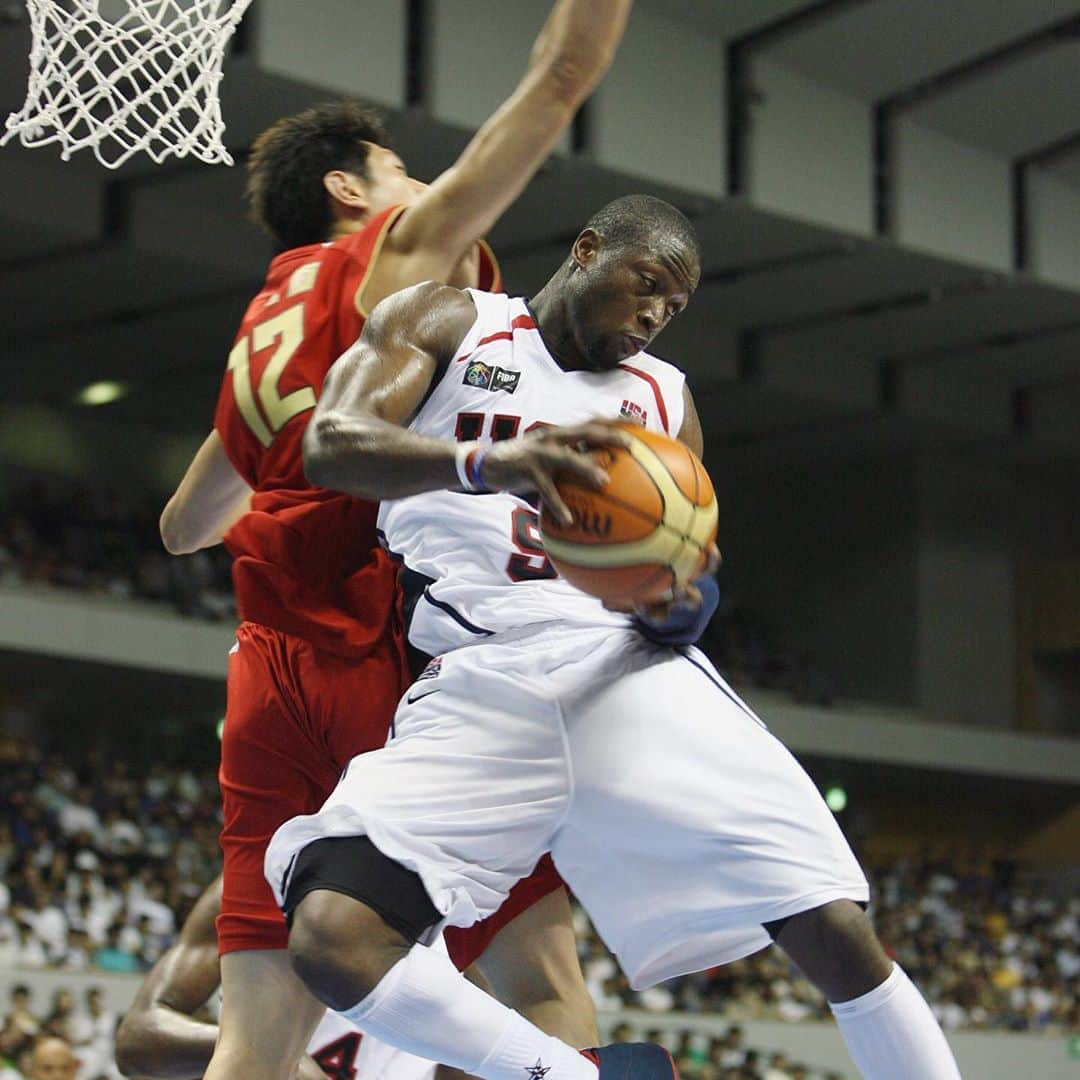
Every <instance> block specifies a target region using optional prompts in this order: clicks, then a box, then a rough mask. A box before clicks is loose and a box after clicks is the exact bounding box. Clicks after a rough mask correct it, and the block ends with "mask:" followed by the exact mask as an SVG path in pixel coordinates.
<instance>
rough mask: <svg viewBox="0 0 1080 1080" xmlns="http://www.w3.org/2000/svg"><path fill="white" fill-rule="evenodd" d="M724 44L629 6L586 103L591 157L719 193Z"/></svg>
mask: <svg viewBox="0 0 1080 1080" xmlns="http://www.w3.org/2000/svg"><path fill="white" fill-rule="evenodd" d="M725 60H726V52H725V50H724V44H723V42H722V41H721V40H720V39H719V38H718V37H714V36H711V35H709V34H703V33H700V32H699V31H696V30H694V29H693V28H692V27H689V26H687V25H686V24H685V23H680V22H675V21H673V20H671V19H667V18H664V17H663V16H662V15H659V14H656V13H654V12H651V11H649V10H647V9H645V8H643V7H640V6H639V7H635V9H634V14H633V17H632V19H631V20H630V25H629V26H628V27H627V31H626V37H625V38H624V40H623V43H622V45H621V46H620V48H619V52H618V55H617V56H616V58H615V63H614V64H613V65H612V68H611V71H610V72H608V75H607V77H606V78H605V79H604V81H603V83H601V84H600V88H599V90H598V91H597V92H596V95H595V96H594V99H593V102H592V104H591V106H590V108H591V109H592V113H591V118H592V124H593V152H594V153H593V156H594V158H595V160H596V161H598V162H599V163H600V164H602V165H607V166H610V167H611V168H613V169H618V170H619V171H621V172H625V173H628V174H630V175H631V176H641V177H647V178H648V179H650V180H657V181H660V182H661V183H668V184H674V185H677V186H679V187H682V188H684V189H686V190H687V191H694V192H701V193H703V194H707V195H713V196H715V197H717V198H719V197H721V196H722V195H723V194H724V193H725V191H726V184H727V181H726V168H725V167H726V155H725V128H726V122H727V114H726V111H725V109H726V107H725V74H724V71H725Z"/></svg>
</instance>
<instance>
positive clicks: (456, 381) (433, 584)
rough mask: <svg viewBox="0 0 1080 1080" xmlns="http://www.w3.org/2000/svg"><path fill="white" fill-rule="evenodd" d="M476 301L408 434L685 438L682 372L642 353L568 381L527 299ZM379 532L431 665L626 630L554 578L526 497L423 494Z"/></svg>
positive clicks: (382, 517) (400, 503) (387, 513)
mask: <svg viewBox="0 0 1080 1080" xmlns="http://www.w3.org/2000/svg"><path fill="white" fill-rule="evenodd" d="M468 291H469V294H470V295H471V296H472V298H473V301H474V302H475V304H476V310H477V317H476V321H475V322H474V323H473V325H472V328H471V329H470V330H469V332H468V334H466V335H465V338H464V340H463V341H462V343H461V345H460V346H459V348H458V350H457V353H456V355H455V356H454V358H453V359H452V360H451V362H450V363H449V365H448V366H447V369H446V371H445V373H444V374H443V376H442V378H441V379H439V381H438V382H437V383H435V384H434V386H433V387H432V388H431V390H430V392H429V394H428V397H427V399H426V401H425V402H424V403H423V405H422V406H421V408H420V410H419V411H418V412H417V414H416V417H415V418H414V419H413V421H412V423H411V424H410V425H409V427H410V429H411V430H413V431H416V432H418V433H420V434H423V435H430V436H433V437H437V438H447V439H458V440H459V441H468V440H472V439H479V440H480V441H481V442H485V443H487V442H491V441H493V440H499V439H510V438H514V437H516V436H521V435H526V434H527V433H529V432H531V431H533V430H535V429H536V428H537V427H542V426H545V425H564V424H579V423H582V422H584V421H587V420H592V419H595V418H604V419H624V420H630V421H632V422H637V423H640V424H642V425H643V426H644V427H646V428H649V429H650V430H653V431H664V432H667V433H669V434H671V435H673V436H674V435H678V433H679V429H680V428H681V426H682V421H683V383H684V377H683V374H682V372H681V371H679V370H678V369H677V368H675V367H672V365H671V364H668V363H666V362H665V361H663V360H659V359H657V358H656V357H654V356H650V355H649V354H648V353H638V354H637V355H636V356H632V357H630V358H629V359H628V360H626V361H625V362H624V363H622V364H620V365H619V366H618V367H617V368H614V369H613V370H611V371H602V372H593V371H564V370H563V369H562V368H561V367H559V365H558V364H557V363H556V361H555V359H554V358H553V357H552V355H551V353H549V352H548V350H547V348H546V347H545V346H544V342H543V339H542V338H541V336H540V332H539V330H538V329H537V328H536V324H535V322H534V321H533V317H532V314H531V312H530V311H529V308H528V305H527V304H526V303H525V301H524V300H522V299H520V298H511V297H508V296H505V295H503V294H494V293H485V292H478V291H476V290H474V289H469V290H468ZM379 528H380V530H381V533H382V535H383V539H384V542H385V544H386V546H387V548H388V549H389V550H390V552H392V553H393V554H394V555H396V556H397V557H399V558H400V559H402V560H403V562H404V564H405V566H406V568H407V569H408V570H409V571H412V573H411V574H406V575H404V585H405V589H406V594H407V596H408V597H409V602H410V605H411V606H412V615H411V619H410V623H409V640H410V641H411V642H412V644H413V645H414V646H416V648H418V649H420V650H421V651H422V652H425V653H427V654H428V655H431V656H435V655H438V654H439V653H442V652H446V651H447V650H449V649H454V648H457V647H458V646H461V645H465V644H470V643H475V642H477V641H481V640H483V639H484V638H486V637H488V636H490V635H491V634H494V633H499V632H501V631H504V630H512V629H517V628H519V627H522V626H525V625H527V624H531V623H539V622H547V621H550V620H553V619H558V620H564V621H570V622H575V623H591V624H595V625H619V626H621V625H624V624H625V622H626V618H625V616H622V615H617V614H614V613H612V612H609V611H606V610H605V609H604V607H603V605H602V604H601V603H600V601H599V600H596V599H595V598H593V597H591V596H587V595H586V594H585V593H583V592H581V591H579V590H578V589H576V588H574V586H572V585H570V584H569V583H568V582H566V581H564V580H562V579H561V578H560V577H559V576H558V574H557V573H556V571H555V569H554V567H552V565H551V563H550V562H549V561H548V559H547V557H546V556H545V554H544V549H543V544H542V542H541V539H540V530H539V519H538V515H537V512H536V510H535V508H534V507H533V506H532V505H531V504H530V503H529V502H528V501H527V500H526V499H524V498H520V497H518V496H516V495H510V494H506V493H503V492H498V493H492V494H489V495H472V494H467V493H463V492H454V491H433V492H427V493H425V494H423V495H414V496H411V497H410V498H407V499H394V500H389V501H386V502H384V503H383V504H382V506H381V508H380V511H379Z"/></svg>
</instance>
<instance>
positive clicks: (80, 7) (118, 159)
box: [0, 0, 251, 169]
mask: <svg viewBox="0 0 1080 1080" xmlns="http://www.w3.org/2000/svg"><path fill="white" fill-rule="evenodd" d="M250 3H251V0H26V7H27V11H28V13H29V15H30V28H31V32H32V35H33V44H32V46H31V50H30V80H29V84H28V86H27V93H26V102H25V104H24V105H23V107H22V108H21V109H20V110H19V111H18V112H16V113H12V114H11V115H10V116H9V117H8V118H7V130H6V132H5V133H4V135H3V137H2V138H0V145H2V144H3V143H6V142H7V141H8V140H9V139H12V138H14V137H16V136H17V137H18V139H19V141H20V142H21V143H22V144H23V145H24V146H46V145H48V144H50V143H58V144H59V145H60V150H61V157H62V158H63V159H64V160H65V161H66V160H68V159H69V158H70V157H71V155H72V154H73V153H75V151H76V150H84V149H92V150H93V151H94V154H95V156H96V157H97V159H98V161H100V162H101V163H102V164H103V165H105V166H106V167H107V168H110V169H115V168H117V167H118V166H120V165H122V164H123V163H124V162H125V161H127V159H128V158H129V157H131V156H132V155H133V154H137V153H139V152H145V153H146V154H148V155H149V156H150V157H151V158H153V160H154V161H156V162H158V163H159V164H160V163H161V161H163V160H164V159H165V158H166V157H168V156H169V155H170V154H171V155H174V156H176V157H184V156H185V155H187V154H192V155H194V156H195V157H197V158H200V159H201V160H203V161H205V162H208V163H210V164H216V163H223V164H226V165H231V164H232V158H231V157H230V156H229V153H228V151H227V150H226V149H225V146H224V144H223V143H222V141H221V137H222V134H223V132H224V130H225V124H224V122H223V121H222V119H221V102H220V100H219V97H218V84H219V83H220V82H221V65H222V61H223V59H224V54H225V48H226V46H227V44H228V41H229V38H230V37H231V36H232V33H233V31H234V30H235V29H236V27H237V24H238V23H239V22H240V20H241V18H242V17H243V15H244V11H245V10H246V9H247V7H248V5H249V4H250Z"/></svg>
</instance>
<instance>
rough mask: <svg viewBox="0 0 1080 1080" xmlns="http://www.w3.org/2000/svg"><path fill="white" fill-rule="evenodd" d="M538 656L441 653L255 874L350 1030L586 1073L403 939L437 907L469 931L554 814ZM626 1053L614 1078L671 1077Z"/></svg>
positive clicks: (664, 1067) (561, 764)
mask: <svg viewBox="0 0 1080 1080" xmlns="http://www.w3.org/2000/svg"><path fill="white" fill-rule="evenodd" d="M462 654H468V657H467V658H466V659H463V658H462ZM489 654H490V655H489ZM481 656H483V657H487V659H488V661H489V663H488V673H489V675H490V677H489V678H485V679H484V682H483V687H482V688H481V687H480V686H479V685H477V683H476V682H475V680H474V679H473V676H474V675H476V674H477V673H478V672H479V660H480V658H481ZM537 661H538V656H537V655H535V654H534V655H532V656H530V654H529V652H528V650H527V649H524V650H522V649H514V648H502V647H500V646H496V645H488V644H485V645H484V646H483V647H482V652H481V647H479V646H478V647H476V648H475V649H473V648H471V649H463V650H460V652H459V653H455V654H449V655H448V656H446V657H445V658H444V663H443V665H442V672H441V674H440V675H439V676H438V677H437V680H436V679H432V680H430V681H425V683H424V684H423V693H422V694H421V693H419V692H417V693H416V694H415V695H414V697H413V699H412V700H410V699H409V698H408V697H407V698H406V700H405V702H403V704H402V706H401V708H399V710H398V714H397V717H396V721H395V726H396V733H397V734H396V737H395V739H393V740H392V741H391V743H390V744H389V746H388V747H387V748H386V749H385V750H382V751H377V752H375V753H373V754H364V755H361V756H360V757H358V758H356V759H355V760H354V761H353V762H352V763H351V764H350V766H349V769H348V770H347V772H346V774H345V776H344V777H343V778H342V781H341V782H340V783H339V785H338V787H337V789H336V790H335V792H334V793H333V795H331V797H330V799H328V800H327V802H326V804H325V805H324V807H323V809H322V810H321V811H320V812H319V814H317V815H314V816H312V817H309V818H297V819H294V820H293V821H291V822H289V823H287V824H286V825H285V826H283V827H282V829H280V830H278V833H277V834H276V835H275V837H274V839H273V841H272V842H271V844H270V848H269V850H268V852H267V860H266V867H267V877H268V880H269V881H270V882H271V883H272V884H273V885H274V889H275V893H276V895H277V897H278V899H279V901H281V902H282V903H283V905H284V906H285V908H286V910H288V911H290V913H291V917H292V931H291V936H290V951H291V953H292V955H293V957H294V962H295V963H296V966H297V970H298V971H299V972H300V973H301V974H302V976H303V977H304V979H305V981H306V982H307V983H308V985H309V986H311V988H312V989H313V991H314V992H315V993H316V994H317V996H319V997H320V998H321V999H322V1000H323V1001H325V1002H326V1003H327V1004H328V1005H329V1006H330V1007H331V1008H334V1009H336V1010H338V1011H340V1012H342V1014H343V1015H345V1016H346V1017H347V1018H348V1019H349V1020H351V1021H352V1022H354V1023H355V1024H356V1025H357V1026H358V1027H360V1028H361V1030H364V1031H366V1032H368V1033H370V1034H372V1035H374V1036H375V1037H377V1038H379V1039H380V1040H382V1041H384V1042H387V1043H389V1044H391V1045H394V1046H398V1047H400V1048H402V1049H405V1050H408V1051H409V1052H411V1053H414V1054H417V1055H419V1056H422V1057H427V1058H429V1059H431V1060H436V1061H441V1062H444V1063H446V1064H448V1065H451V1066H454V1067H457V1068H461V1069H463V1070H465V1071H467V1072H471V1073H473V1074H475V1075H479V1076H481V1077H485V1078H491V1080H521V1076H522V1072H523V1071H524V1072H526V1073H529V1072H530V1071H532V1070H534V1069H540V1070H542V1071H543V1072H548V1071H550V1073H551V1075H550V1076H549V1080H561V1078H564V1077H565V1078H570V1077H574V1078H580V1080H594V1078H595V1076H596V1065H595V1064H593V1062H592V1061H590V1060H588V1059H586V1058H585V1057H582V1056H581V1055H580V1054H578V1053H577V1051H576V1050H575V1049H574V1048H573V1047H570V1046H568V1045H566V1044H564V1043H561V1042H559V1041H558V1040H555V1039H553V1038H551V1037H550V1036H547V1035H545V1034H543V1033H542V1032H541V1031H540V1030H539V1029H538V1028H536V1027H535V1026H534V1025H532V1024H530V1023H529V1022H528V1021H526V1020H525V1019H524V1018H523V1017H521V1016H520V1015H518V1014H517V1013H515V1012H513V1011H512V1010H509V1009H507V1008H506V1007H505V1006H503V1005H501V1004H499V1003H498V1002H497V1001H495V1000H494V999H493V998H492V997H490V996H489V995H487V994H485V993H484V992H483V991H482V990H480V989H478V988H477V987H475V986H472V985H471V984H469V983H468V982H467V981H465V980H464V979H463V978H462V977H461V976H460V974H459V973H458V972H457V971H456V969H455V968H454V967H453V965H452V964H451V963H450V962H449V960H448V959H447V958H446V957H445V956H441V955H439V954H437V953H436V952H435V951H434V950H432V949H429V948H426V947H424V946H423V945H420V946H417V947H412V948H410V946H411V945H412V943H413V942H414V941H416V940H420V939H426V938H427V937H428V936H429V935H430V931H431V929H432V927H433V926H434V925H435V924H436V923H438V922H439V921H441V920H442V919H443V918H444V917H449V919H450V920H451V921H452V922H454V923H456V924H458V925H471V924H472V923H473V922H475V921H476V920H477V918H480V917H485V916H487V915H490V914H492V913H493V912H494V911H496V910H497V909H498V907H499V905H500V904H501V903H502V901H503V900H504V899H505V897H506V895H507V893H508V892H509V890H510V887H511V886H512V884H513V883H514V882H515V881H517V880H518V879H519V878H521V877H522V876H523V875H525V874H527V873H528V871H529V870H530V869H531V868H532V867H533V866H534V864H535V863H536V861H537V859H538V857H539V855H540V854H541V853H542V852H543V850H544V849H545V847H546V845H547V841H548V840H549V838H550V835H551V831H552V829H553V827H554V826H555V825H556V824H557V822H558V821H559V819H560V818H561V816H562V814H563V813H564V811H565V809H566V806H567V801H568V798H569V787H570V778H569V775H568V773H567V768H566V761H565V743H564V739H563V731H562V726H561V717H560V712H559V709H558V707H557V706H555V705H553V703H552V702H551V700H550V696H549V695H547V694H546V690H545V689H544V688H542V687H541V688H540V689H539V690H536V689H533V687H535V685H536V680H530V677H529V671H528V667H529V664H530V663H534V664H535V663H536V662H537ZM481 689H482V692H481ZM440 691H441V692H440ZM523 700H525V701H527V704H528V708H522V707H521V706H522V702H523ZM508 702H511V703H512V704H509V705H508ZM335 845H341V846H340V848H338V849H335ZM632 1053H634V1054H637V1055H638V1057H639V1059H640V1060H641V1061H646V1065H647V1067H646V1068H645V1069H643V1070H642V1069H641V1066H640V1061H639V1062H637V1063H635V1062H631V1063H630V1065H629V1072H628V1073H627V1075H643V1076H654V1077H655V1076H663V1077H667V1078H669V1080H670V1077H671V1074H672V1070H671V1066H670V1061H669V1059H667V1057H666V1055H663V1054H658V1053H655V1052H653V1051H643V1050H640V1049H639V1050H637V1051H633V1052H632ZM661 1057H662V1058H663V1061H662V1062H661V1061H660V1060H659V1059H660V1058H661ZM601 1061H602V1062H603V1058H602V1059H601ZM624 1065H625V1063H624ZM602 1067H604V1068H606V1066H602ZM635 1070H639V1071H638V1072H635Z"/></svg>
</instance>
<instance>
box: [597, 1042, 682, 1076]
mask: <svg viewBox="0 0 1080 1080" xmlns="http://www.w3.org/2000/svg"><path fill="white" fill-rule="evenodd" d="M581 1053H582V1054H583V1055H584V1056H585V1057H587V1058H588V1059H589V1060H590V1061H591V1062H592V1063H593V1064H594V1065H595V1066H596V1067H597V1068H598V1069H599V1070H600V1077H599V1080H679V1070H678V1069H676V1068H675V1062H674V1061H673V1060H672V1058H671V1054H670V1053H668V1051H667V1049H666V1048H665V1047H663V1046H658V1045H657V1044H656V1043H611V1045H609V1046H594V1047H592V1048H590V1049H588V1050H582V1051H581Z"/></svg>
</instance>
